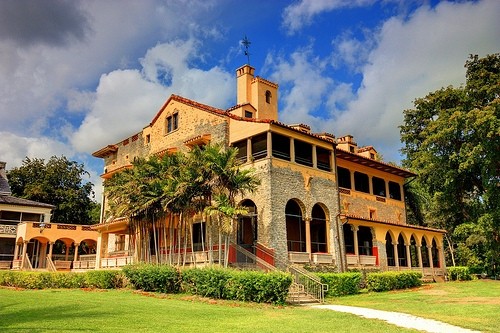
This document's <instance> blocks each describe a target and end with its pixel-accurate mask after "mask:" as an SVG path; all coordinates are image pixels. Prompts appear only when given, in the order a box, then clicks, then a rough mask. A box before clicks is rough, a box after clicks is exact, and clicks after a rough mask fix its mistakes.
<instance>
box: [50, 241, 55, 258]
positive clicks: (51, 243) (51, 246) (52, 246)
mask: <svg viewBox="0 0 500 333" xmlns="http://www.w3.org/2000/svg"><path fill="white" fill-rule="evenodd" d="M53 249H54V242H49V258H50V260H52V250H53Z"/></svg>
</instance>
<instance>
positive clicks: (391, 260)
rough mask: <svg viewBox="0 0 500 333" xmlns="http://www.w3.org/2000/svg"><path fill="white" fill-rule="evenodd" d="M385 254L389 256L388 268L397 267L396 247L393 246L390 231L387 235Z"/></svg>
mask: <svg viewBox="0 0 500 333" xmlns="http://www.w3.org/2000/svg"><path fill="white" fill-rule="evenodd" d="M385 252H386V254H387V266H396V257H395V256H394V245H393V244H392V236H391V233H390V232H389V231H388V232H387V234H386V235H385Z"/></svg>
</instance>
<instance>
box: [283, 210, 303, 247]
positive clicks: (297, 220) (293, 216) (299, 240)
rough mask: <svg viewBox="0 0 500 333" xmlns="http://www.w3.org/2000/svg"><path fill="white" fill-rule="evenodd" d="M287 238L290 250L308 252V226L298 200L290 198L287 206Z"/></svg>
mask: <svg viewBox="0 0 500 333" xmlns="http://www.w3.org/2000/svg"><path fill="white" fill-rule="evenodd" d="M285 219H286V240H287V247H288V251H294V252H306V227H305V223H304V222H303V221H302V210H301V209H300V207H299V205H298V204H297V202H295V201H294V200H289V201H288V203H287V204H286V207H285Z"/></svg>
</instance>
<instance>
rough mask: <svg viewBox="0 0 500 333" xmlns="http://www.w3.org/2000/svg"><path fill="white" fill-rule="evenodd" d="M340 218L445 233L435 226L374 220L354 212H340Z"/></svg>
mask: <svg viewBox="0 0 500 333" xmlns="http://www.w3.org/2000/svg"><path fill="white" fill-rule="evenodd" d="M340 216H341V218H347V220H349V219H350V218H351V219H356V220H363V221H367V222H375V223H380V224H386V225H393V226H397V227H401V228H409V229H418V230H426V231H433V232H439V233H442V234H445V233H446V232H447V231H446V230H443V229H437V228H431V227H423V226H420V225H412V224H401V223H397V222H391V221H382V220H374V219H368V218H366V217H362V216H358V215H354V214H340Z"/></svg>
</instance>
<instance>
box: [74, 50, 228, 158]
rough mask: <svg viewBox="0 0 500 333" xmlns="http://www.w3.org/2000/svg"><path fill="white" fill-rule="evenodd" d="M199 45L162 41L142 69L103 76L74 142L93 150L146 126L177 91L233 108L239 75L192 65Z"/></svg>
mask: <svg viewBox="0 0 500 333" xmlns="http://www.w3.org/2000/svg"><path fill="white" fill-rule="evenodd" d="M195 46H196V41H194V40H187V41H173V42H171V43H163V44H158V45H156V46H155V47H153V48H151V49H150V50H148V52H147V53H146V55H145V56H144V58H143V59H142V60H141V64H142V66H143V69H142V71H139V70H116V71H113V72H110V73H108V74H105V75H102V76H101V80H100V81H99V85H98V87H97V89H96V92H95V100H94V103H93V105H92V107H91V110H90V112H89V113H88V114H87V116H86V117H85V119H84V121H83V123H82V125H81V126H80V127H79V128H78V130H76V132H75V134H74V135H73V137H72V138H71V142H72V143H73V146H74V147H75V148H76V149H77V150H78V151H82V152H89V153H90V152H93V151H95V150H97V149H99V148H101V147H102V146H105V145H107V144H112V143H116V142H118V141H120V140H123V139H125V138H127V137H129V136H130V135H132V134H134V133H137V132H139V131H141V130H142V128H143V127H144V126H145V125H147V124H148V123H149V121H151V119H152V118H153V117H154V115H155V114H156V112H157V111H158V110H159V108H160V107H161V106H162V105H163V103H164V102H165V100H166V99H167V98H168V97H169V96H170V94H172V93H175V94H179V95H182V96H184V97H187V98H190V99H193V100H196V101H199V102H202V103H206V104H209V105H214V106H219V107H222V108H223V107H227V106H228V105H229V101H230V100H231V99H232V98H233V96H234V87H233V86H234V82H233V81H234V78H233V76H232V75H231V74H229V73H227V72H224V71H223V70H221V69H220V68H218V67H212V68H210V69H208V70H206V71H204V70H200V69H197V68H191V67H190V66H189V61H190V60H191V59H192V58H193V57H196V56H197V54H196V47H195ZM208 83H209V84H208Z"/></svg>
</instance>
